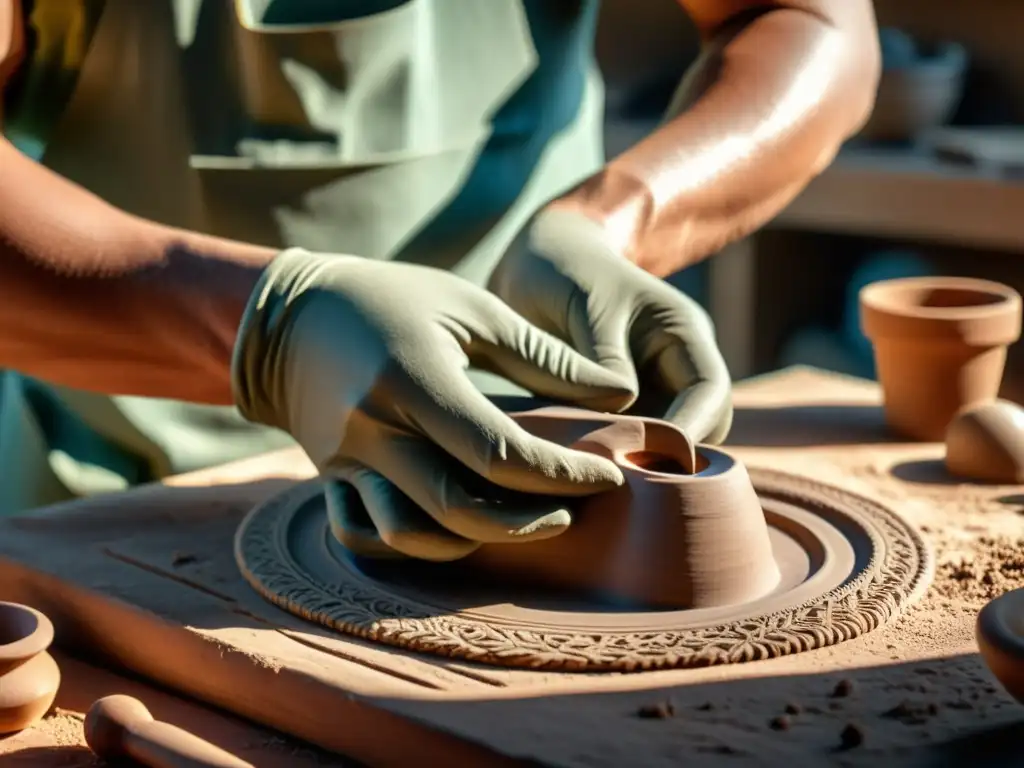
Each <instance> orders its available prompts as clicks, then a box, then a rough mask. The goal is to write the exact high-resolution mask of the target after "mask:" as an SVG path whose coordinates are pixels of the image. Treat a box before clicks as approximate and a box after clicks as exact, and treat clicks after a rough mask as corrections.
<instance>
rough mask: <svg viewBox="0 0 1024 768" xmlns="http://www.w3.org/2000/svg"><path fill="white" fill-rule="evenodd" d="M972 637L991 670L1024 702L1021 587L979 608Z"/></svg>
mask: <svg viewBox="0 0 1024 768" xmlns="http://www.w3.org/2000/svg"><path fill="white" fill-rule="evenodd" d="M975 637H976V638H977V640H978V648H979V650H980V651H981V656H982V658H983V659H985V664H987V665H988V668H989V669H990V670H992V674H993V675H995V676H996V677H997V678H998V679H999V682H1000V683H1002V684H1003V687H1004V688H1005V689H1006V691H1007V693H1009V694H1010V695H1011V696H1013V698H1015V699H1016V700H1017V701H1019V702H1021V703H1022V704H1024V589H1015V590H1013V591H1011V592H1007V593H1006V594H1004V595H1001V596H999V597H997V598H996V599H995V600H993V601H991V602H990V603H988V604H987V605H986V606H985V607H984V608H982V609H981V613H979V614H978V623H977V626H976V629H975Z"/></svg>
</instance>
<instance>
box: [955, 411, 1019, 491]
mask: <svg viewBox="0 0 1024 768" xmlns="http://www.w3.org/2000/svg"><path fill="white" fill-rule="evenodd" d="M946 469H947V470H949V473H950V474H951V475H956V476H957V477H963V478H966V479H968V480H980V481H982V482H989V483H1003V484H1006V485H1012V484H1017V483H1024V409H1021V408H1020V407H1019V406H1017V405H1015V404H1013V403H1009V402H1007V401H1005V400H993V401H992V402H989V403H981V404H979V405H969V406H967V407H966V408H964V409H962V410H961V411H960V412H959V413H957V415H956V416H955V417H954V418H953V421H952V422H950V425H949V428H948V429H947V430H946Z"/></svg>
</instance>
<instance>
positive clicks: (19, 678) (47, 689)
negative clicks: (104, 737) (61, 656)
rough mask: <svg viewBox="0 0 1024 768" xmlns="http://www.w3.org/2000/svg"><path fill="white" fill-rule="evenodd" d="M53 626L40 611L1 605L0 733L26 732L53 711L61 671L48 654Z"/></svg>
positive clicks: (15, 604)
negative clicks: (48, 712) (52, 706)
mask: <svg viewBox="0 0 1024 768" xmlns="http://www.w3.org/2000/svg"><path fill="white" fill-rule="evenodd" d="M52 642H53V624H51V623H50V620H49V619H48V618H46V617H45V616H44V615H43V614H41V613H40V612H39V611H37V610H35V609H33V608H29V607H28V606H24V605H18V604H17V603H0V734H4V733H14V732H16V731H21V730H24V729H25V728H28V727H29V726H31V725H34V724H35V723H36V722H38V721H39V719H40V718H42V717H43V715H45V714H46V712H47V711H48V710H49V709H50V705H51V704H53V700H54V698H55V697H56V696H57V689H58V688H59V687H60V669H59V668H58V667H57V662H55V661H54V660H53V657H52V656H50V654H49V653H47V648H49V647H50V644H51V643H52Z"/></svg>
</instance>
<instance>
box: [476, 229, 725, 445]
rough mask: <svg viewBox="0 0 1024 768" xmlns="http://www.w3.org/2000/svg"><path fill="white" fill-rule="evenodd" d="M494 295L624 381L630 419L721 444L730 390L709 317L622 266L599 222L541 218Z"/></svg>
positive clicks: (498, 274) (495, 281)
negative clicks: (667, 423) (650, 420)
mask: <svg viewBox="0 0 1024 768" xmlns="http://www.w3.org/2000/svg"><path fill="white" fill-rule="evenodd" d="M491 288H492V290H493V291H494V292H495V293H496V294H497V295H498V296H499V297H500V298H502V299H504V300H505V302H506V303H507V304H508V305H509V306H510V307H512V308H513V309H514V310H515V311H516V312H518V313H519V314H521V315H522V316H523V317H525V318H527V319H528V320H530V321H531V322H532V323H534V324H535V325H537V326H539V327H540V328H542V329H544V330H546V331H548V332H550V333H552V334H553V335H555V336H558V337H559V338H562V339H564V340H566V341H568V342H569V343H570V344H572V346H573V347H574V348H575V349H577V350H578V351H580V352H582V353H583V354H586V355H587V356H589V357H590V358H592V359H593V360H596V361H597V362H599V363H600V364H601V365H602V366H604V367H605V368H606V369H607V370H608V371H611V372H614V373H615V374H616V375H617V376H619V377H621V378H622V379H624V380H626V381H628V382H629V383H630V387H631V389H632V392H633V394H634V397H635V398H637V399H636V402H635V403H634V404H633V407H632V408H631V412H635V413H640V414H642V415H646V416H657V417H661V418H666V419H669V420H671V421H673V422H675V423H676V424H677V425H678V426H679V427H681V428H682V429H683V430H684V431H685V432H686V433H687V434H689V435H690V437H691V438H693V439H694V440H696V441H698V442H705V443H719V442H721V441H722V440H724V439H725V437H726V435H727V434H728V432H729V428H730V426H731V425H732V386H731V380H730V376H729V371H728V369H727V367H726V365H725V361H724V360H723V358H722V354H721V352H720V351H719V349H718V345H717V344H716V342H715V330H714V326H713V325H712V322H711V318H710V317H709V316H708V314H707V313H706V312H705V311H704V309H703V308H702V307H701V306H700V305H699V304H697V303H696V302H695V301H693V300H692V299H691V298H689V297H688V296H686V295H685V294H683V293H681V292H680V291H678V290H677V289H675V288H673V287H672V286H671V285H669V284H668V283H666V282H664V281H663V280H660V279H658V278H656V277H654V276H653V275H651V274H649V273H647V272H645V271H644V270H642V269H641V268H640V267H638V266H636V265H635V264H633V263H631V262H629V261H627V260H626V259H625V258H623V257H622V256H621V255H620V254H619V253H617V252H616V250H615V248H614V247H612V246H611V245H610V244H609V242H608V238H607V236H606V235H605V233H604V230H603V228H602V227H601V226H600V225H598V224H597V223H595V222H593V221H591V220H590V219H587V218H586V217H584V216H583V215H581V214H578V213H576V212H574V211H568V210H559V209H546V210H544V211H542V212H541V213H540V214H538V215H537V216H536V217H535V219H534V221H533V222H532V224H531V225H530V226H529V227H528V228H527V230H526V231H524V232H523V234H522V236H521V238H520V242H519V243H517V244H516V246H514V247H513V248H512V249H510V250H509V252H508V253H507V254H506V255H505V256H503V257H502V259H501V261H500V262H499V264H498V266H497V268H496V270H495V272H494V274H493V276H492V278H491ZM638 372H639V373H638Z"/></svg>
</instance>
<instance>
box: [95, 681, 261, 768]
mask: <svg viewBox="0 0 1024 768" xmlns="http://www.w3.org/2000/svg"><path fill="white" fill-rule="evenodd" d="M85 743H86V744H88V745H89V749H91V750H92V751H93V752H94V753H95V754H96V756H97V757H100V758H102V759H103V760H108V761H116V760H123V759H125V758H127V759H129V760H132V761H133V762H134V763H136V764H138V765H144V766H147V768H253V767H252V763H247V762H246V761H245V760H241V759H239V758H237V757H235V756H234V755H232V754H231V753H230V752H225V751H224V750H223V749H221V748H220V747H217V746H215V745H213V744H211V743H210V742H208V741H204V740H203V739H200V738H199V737H198V736H195V735H194V734H191V733H189V732H188V731H185V730H183V729H181V728H178V727H177V726H175V725H171V724H170V723H161V722H159V721H157V720H154V719H153V715H151V714H150V713H149V710H148V709H146V707H145V705H144V704H143V703H142V702H141V701H139V700H138V699H135V698H132V697H131V696H123V695H115V696H106V697H104V698H102V699H99V700H98V701H95V702H93V705H92V706H91V707H89V713H88V714H87V715H86V717H85Z"/></svg>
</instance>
